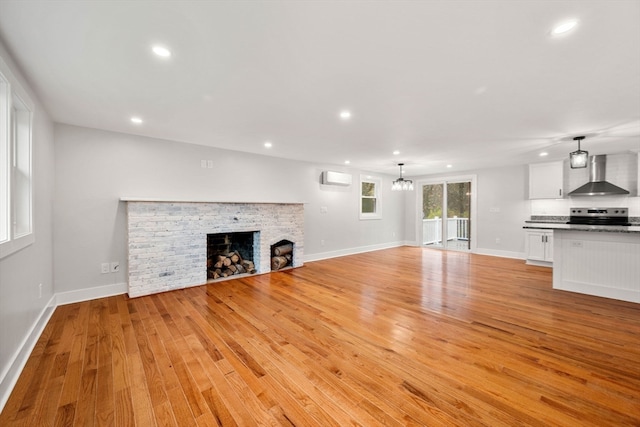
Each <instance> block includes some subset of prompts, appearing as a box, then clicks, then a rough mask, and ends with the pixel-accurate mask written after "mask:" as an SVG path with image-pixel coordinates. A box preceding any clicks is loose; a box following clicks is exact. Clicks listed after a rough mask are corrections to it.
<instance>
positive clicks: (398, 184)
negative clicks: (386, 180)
mask: <svg viewBox="0 0 640 427" xmlns="http://www.w3.org/2000/svg"><path fill="white" fill-rule="evenodd" d="M398 166H400V178H398V179H396V180H395V181H393V183H392V184H391V189H392V190H393V191H407V190H408V191H413V181H411V180H410V179H404V178H403V177H402V166H404V163H398Z"/></svg>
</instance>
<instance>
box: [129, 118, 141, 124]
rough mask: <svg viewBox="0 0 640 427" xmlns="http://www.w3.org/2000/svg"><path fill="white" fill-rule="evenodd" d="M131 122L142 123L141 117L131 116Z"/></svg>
mask: <svg viewBox="0 0 640 427" xmlns="http://www.w3.org/2000/svg"><path fill="white" fill-rule="evenodd" d="M131 122H132V123H135V124H137V125H139V124H140V123H142V119H141V118H140V117H131Z"/></svg>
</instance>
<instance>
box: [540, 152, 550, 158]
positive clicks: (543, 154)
mask: <svg viewBox="0 0 640 427" xmlns="http://www.w3.org/2000/svg"><path fill="white" fill-rule="evenodd" d="M538 155H539V156H540V157H545V156H548V155H549V153H547V152H546V151H543V152H542V153H540V154H538Z"/></svg>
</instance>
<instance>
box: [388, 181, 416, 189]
mask: <svg viewBox="0 0 640 427" xmlns="http://www.w3.org/2000/svg"><path fill="white" fill-rule="evenodd" d="M391 190H393V191H413V181H411V180H410V179H403V178H398V179H396V180H395V181H393V184H391Z"/></svg>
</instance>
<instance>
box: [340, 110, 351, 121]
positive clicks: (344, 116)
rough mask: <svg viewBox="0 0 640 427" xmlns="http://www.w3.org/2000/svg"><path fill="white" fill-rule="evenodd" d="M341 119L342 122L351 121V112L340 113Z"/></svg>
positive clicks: (343, 111)
mask: <svg viewBox="0 0 640 427" xmlns="http://www.w3.org/2000/svg"><path fill="white" fill-rule="evenodd" d="M340 118H341V119H342V120H349V119H350V118H351V111H349V110H342V111H340Z"/></svg>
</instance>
